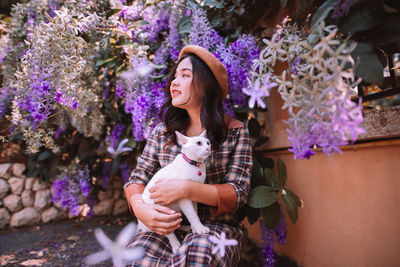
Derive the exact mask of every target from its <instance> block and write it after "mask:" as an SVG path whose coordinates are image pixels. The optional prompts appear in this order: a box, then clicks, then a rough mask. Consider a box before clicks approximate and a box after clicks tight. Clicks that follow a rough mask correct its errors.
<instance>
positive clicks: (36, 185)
mask: <svg viewBox="0 0 400 267" xmlns="http://www.w3.org/2000/svg"><path fill="white" fill-rule="evenodd" d="M47 188H50V185H49V183H47V182H44V181H39V179H38V178H35V179H34V180H33V185H32V190H33V191H39V190H43V189H47Z"/></svg>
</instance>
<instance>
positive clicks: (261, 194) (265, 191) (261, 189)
mask: <svg viewBox="0 0 400 267" xmlns="http://www.w3.org/2000/svg"><path fill="white" fill-rule="evenodd" d="M274 201H276V192H274V191H273V190H272V189H271V188H270V187H268V186H265V185H260V186H257V187H256V188H254V189H253V190H251V191H250V195H249V202H248V203H247V204H248V205H249V206H250V207H253V208H264V207H267V206H269V205H271V204H272V203H273V202H274Z"/></svg>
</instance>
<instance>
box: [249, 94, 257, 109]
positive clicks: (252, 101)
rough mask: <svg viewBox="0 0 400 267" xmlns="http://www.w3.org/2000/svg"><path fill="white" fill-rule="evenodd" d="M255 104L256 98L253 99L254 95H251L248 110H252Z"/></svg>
mask: <svg viewBox="0 0 400 267" xmlns="http://www.w3.org/2000/svg"><path fill="white" fill-rule="evenodd" d="M255 103H256V98H255V97H254V95H252V96H251V97H250V100H249V107H250V108H254V104H255Z"/></svg>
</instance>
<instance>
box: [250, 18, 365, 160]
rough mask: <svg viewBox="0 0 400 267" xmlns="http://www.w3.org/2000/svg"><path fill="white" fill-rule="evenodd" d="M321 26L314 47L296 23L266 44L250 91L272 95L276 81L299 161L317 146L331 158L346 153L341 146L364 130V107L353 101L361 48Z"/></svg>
mask: <svg viewBox="0 0 400 267" xmlns="http://www.w3.org/2000/svg"><path fill="white" fill-rule="evenodd" d="M320 27H321V29H320V36H319V40H318V41H317V42H316V43H315V45H312V44H311V43H310V42H309V41H308V40H307V39H306V37H307V35H306V33H305V32H303V31H301V30H300V29H299V28H298V26H296V25H295V24H294V25H287V24H284V25H282V26H281V29H280V30H278V31H277V32H276V33H275V34H274V35H273V36H272V38H271V40H270V41H269V40H264V42H265V44H266V47H265V48H264V49H263V50H262V51H261V56H260V59H259V60H254V61H253V62H254V63H253V66H252V75H251V78H250V80H251V83H250V84H251V86H250V88H251V89H246V91H245V92H246V93H247V92H248V94H249V95H251V96H252V97H256V96H259V97H261V98H262V97H264V96H268V95H269V89H270V88H271V86H270V84H271V81H273V84H274V85H277V86H278V92H279V93H280V95H281V97H282V99H283V100H284V105H283V107H282V109H285V108H286V109H288V111H289V114H290V118H289V119H288V121H286V123H287V124H288V126H289V127H288V130H287V133H288V138H289V141H290V143H291V146H292V148H291V149H289V150H290V151H292V152H293V153H294V158H295V159H296V158H302V159H304V158H310V156H311V155H313V154H315V153H314V152H313V151H312V150H311V148H316V146H319V147H321V148H322V150H323V152H325V153H327V154H332V153H333V152H335V151H336V152H341V150H340V148H339V146H341V145H346V144H348V141H347V140H348V139H350V140H352V141H353V142H354V141H355V140H356V139H357V135H358V134H360V133H363V132H364V130H363V129H362V128H360V126H359V125H360V123H361V122H362V121H363V119H362V114H361V108H362V107H361V104H360V103H359V104H358V105H357V104H355V103H354V102H352V101H351V100H350V96H352V95H354V94H355V92H354V91H353V90H352V89H353V87H355V85H357V83H358V82H359V81H358V82H357V81H355V77H354V72H353V65H354V60H353V59H352V57H351V55H350V53H351V52H352V50H353V49H354V48H355V45H356V44H355V43H352V44H351V43H348V42H346V41H344V40H340V39H337V38H336V36H337V27H336V26H334V25H330V26H325V24H324V23H321V24H320ZM278 60H279V61H282V62H287V65H288V69H286V70H284V71H283V72H282V73H281V74H275V73H274V66H275V64H276V62H277V61H278ZM259 84H262V86H260V85H259Z"/></svg>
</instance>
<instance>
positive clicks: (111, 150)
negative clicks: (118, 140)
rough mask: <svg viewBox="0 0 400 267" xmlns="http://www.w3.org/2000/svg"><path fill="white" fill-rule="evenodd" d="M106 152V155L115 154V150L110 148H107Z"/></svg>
mask: <svg viewBox="0 0 400 267" xmlns="http://www.w3.org/2000/svg"><path fill="white" fill-rule="evenodd" d="M107 151H108V153H110V154H112V155H114V154H115V150H114V148H112V147H110V146H109V147H107Z"/></svg>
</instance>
